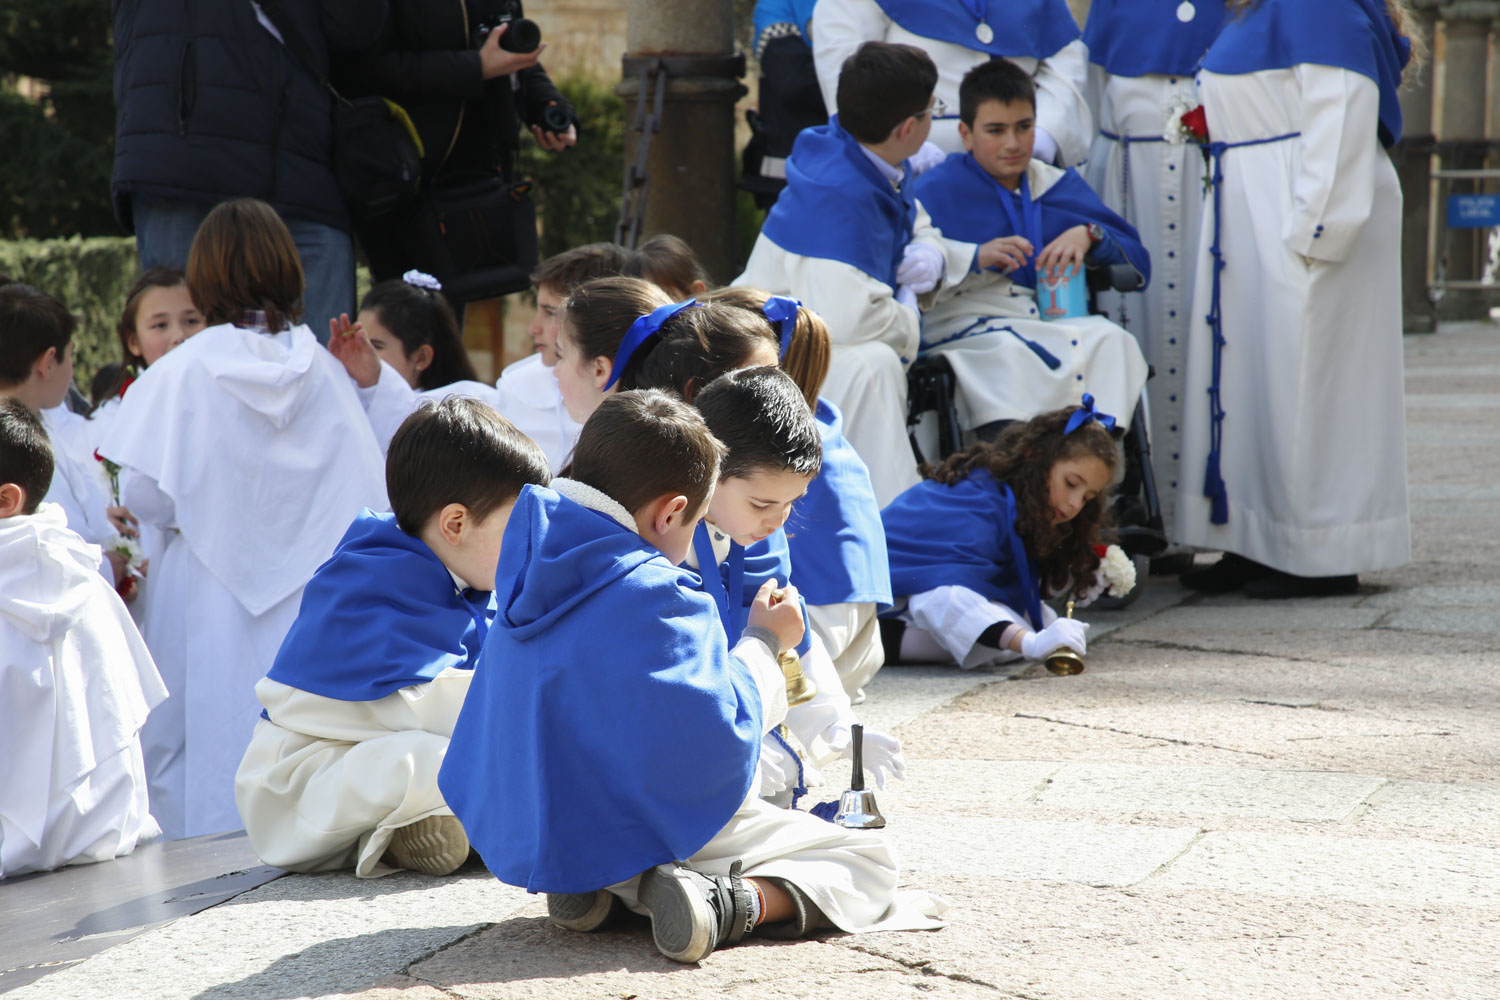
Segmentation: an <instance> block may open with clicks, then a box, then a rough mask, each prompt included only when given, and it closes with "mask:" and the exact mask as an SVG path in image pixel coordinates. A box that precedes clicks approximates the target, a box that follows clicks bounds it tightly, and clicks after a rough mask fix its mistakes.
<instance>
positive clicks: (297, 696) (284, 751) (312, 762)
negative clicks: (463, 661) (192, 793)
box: [234, 669, 474, 878]
mask: <svg viewBox="0 0 1500 1000" xmlns="http://www.w3.org/2000/svg"><path fill="white" fill-rule="evenodd" d="M473 677H474V672H473V671H472V670H457V669H449V670H445V671H443V672H442V673H440V674H439V675H438V676H436V677H434V678H433V679H432V680H431V681H429V682H427V683H423V684H411V685H408V686H407V687H404V688H401V689H400V690H398V691H396V692H394V693H392V694H389V695H386V696H385V697H384V698H380V699H377V700H375V701H340V700H338V699H335V698H325V697H323V696H321V695H316V694H310V693H308V692H306V691H301V690H299V689H297V688H294V687H289V686H287V685H285V684H282V683H280V682H278V681H274V680H271V679H270V678H269V677H264V678H262V679H261V680H260V681H259V683H257V684H256V686H255V693H256V696H257V697H258V698H259V699H260V703H261V704H262V705H264V706H265V707H266V710H267V712H268V713H269V714H270V716H271V718H272V719H275V720H276V721H275V722H271V721H268V720H266V719H261V720H260V722H258V723H256V726H255V733H254V735H253V736H252V738H251V740H250V746H249V748H248V749H246V750H245V755H244V758H243V759H242V760H241V761H240V765H239V771H238V773H237V774H236V775H235V781H234V789H235V801H236V803H237V804H238V806H239V811H240V817H241V818H242V819H243V820H244V821H245V832H246V833H248V834H249V836H250V844H251V846H253V847H254V848H255V852H256V853H257V854H258V855H260V858H261V860H263V861H265V862H266V863H267V864H270V865H276V866H278V867H280V868H287V869H290V870H292V871H298V872H314V871H326V870H328V869H334V868H350V867H352V868H353V869H354V874H355V875H357V876H359V877H360V878H373V877H375V876H377V875H386V874H389V873H390V872H393V871H395V870H396V869H394V868H392V867H390V866H389V865H385V864H382V863H381V856H382V855H383V854H385V849H386V847H387V846H388V845H389V844H390V840H391V834H392V833H393V832H394V831H395V830H396V829H397V828H398V827H402V826H406V825H407V824H410V823H415V822H417V821H418V820H420V819H425V818H426V817H428V816H433V815H437V814H444V815H450V816H451V815H452V810H450V809H449V808H448V807H447V805H446V803H444V801H443V796H442V793H441V792H439V791H438V785H437V775H438V769H439V768H441V767H442V766H443V757H444V755H446V754H447V752H448V740H449V738H450V737H451V736H452V735H453V724H454V723H455V722H457V721H458V712H459V709H460V708H462V707H463V702H464V696H465V695H466V694H467V693H468V691H469V682H470V681H471V680H472V679H473Z"/></svg>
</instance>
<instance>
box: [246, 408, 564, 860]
mask: <svg viewBox="0 0 1500 1000" xmlns="http://www.w3.org/2000/svg"><path fill="white" fill-rule="evenodd" d="M548 478H550V476H549V473H548V469H547V460H546V457H545V456H544V455H543V454H542V450H541V449H540V448H538V447H537V446H536V444H535V443H533V442H532V441H531V439H530V438H528V437H526V436H525V435H523V434H522V433H521V432H520V431H518V430H516V428H515V427H514V425H512V424H511V423H510V422H509V421H507V420H506V419H505V418H503V417H501V416H500V415H499V414H497V413H495V412H494V411H493V410H491V409H490V408H489V407H487V406H485V405H484V404H482V403H479V402H477V401H476V400H473V399H469V398H467V397H462V396H453V397H449V398H448V399H445V400H443V401H442V402H441V403H438V404H437V405H435V406H428V407H425V408H423V409H420V410H418V411H417V412H416V413H413V414H412V415H411V416H409V417H407V418H406V421H405V422H404V423H403V424H402V425H401V427H400V429H399V430H397V431H396V434H395V436H394V437H393V438H392V439H391V446H390V451H389V453H388V455H387V458H386V489H387V491H388V492H389V494H390V499H391V506H392V508H393V509H394V511H395V512H394V513H393V514H374V513H371V512H370V511H368V510H366V511H364V512H363V513H362V514H360V515H359V517H357V518H355V520H354V523H353V524H352V525H350V527H349V530H348V531H347V532H345V534H344V538H343V540H342V541H341V542H339V546H338V548H337V549H336V550H335V551H334V554H333V556H332V557H331V558H330V559H329V560H328V561H327V562H326V563H324V564H323V565H322V566H320V567H319V568H318V571H317V573H316V574H315V575H314V576H313V578H312V580H311V582H309V583H308V585H307V588H306V590H304V591H303V595H302V606H301V609H300V611H299V613H298V616H297V620H296V622H295V623H294V624H293V625H292V628H291V631H290V632H288V633H287V637H286V641H285V642H283V643H282V645H281V651H280V652H279V653H278V654H277V656H276V661H275V664H274V665H273V666H272V667H271V671H270V673H269V674H268V675H267V676H266V677H265V678H263V679H262V680H261V681H260V682H259V683H258V684H256V686H255V693H256V696H257V697H258V698H259V699H260V702H261V704H262V705H264V706H265V711H264V712H262V713H261V715H262V719H261V721H260V722H259V723H258V724H257V726H256V729H255V734H254V736H253V737H252V739H251V742H250V746H249V748H248V749H247V750H246V751H245V756H244V759H243V760H242V761H241V762H240V767H239V772H238V774H237V775H236V776H235V801H236V803H237V805H238V806H239V810H240V817H241V818H242V819H243V820H244V822H245V829H246V832H247V833H248V834H249V836H250V842H251V844H253V845H254V846H255V849H256V851H257V852H258V853H259V854H260V856H261V858H262V859H264V860H265V861H266V862H268V863H269V864H274V865H279V866H280V867H282V868H290V869H292V870H293V871H301V872H308V871H321V870H325V869H330V868H347V867H349V866H351V865H352V866H353V867H354V871H355V874H356V875H359V876H375V875H384V874H387V873H388V872H390V871H391V870H392V868H391V866H396V867H401V868H413V869H416V870H417V871H422V872H426V873H428V874H430V875H446V874H447V873H449V872H451V871H453V870H454V869H456V868H458V867H459V866H460V865H462V864H463V863H464V861H465V859H467V858H468V856H469V843H468V840H467V839H465V837H464V831H463V828H462V826H461V825H460V824H459V822H458V821H457V820H456V819H454V818H453V813H452V811H451V810H449V809H448V807H447V805H446V804H445V803H444V802H443V797H442V795H441V794H440V793H439V792H438V787H437V772H438V768H439V767H440V766H441V764H442V762H443V755H444V754H445V753H446V752H447V749H448V737H449V735H450V734H451V733H452V731H453V724H454V722H455V721H456V720H457V718H458V710H459V707H460V706H461V705H462V704H463V700H464V696H465V694H466V693H467V692H468V690H469V682H470V680H471V679H472V677H473V676H474V674H473V667H474V663H475V661H476V660H477V659H478V657H479V651H480V647H481V645H482V644H483V642H484V637H485V633H486V632H487V631H488V629H489V627H490V622H491V620H492V619H493V618H494V615H495V597H494V594H493V593H492V591H493V589H494V586H495V565H496V562H497V561H498V560H499V558H500V538H501V535H503V534H504V532H505V526H506V523H507V521H508V520H509V517H510V512H511V509H512V508H513V507H514V506H515V503H516V497H517V495H518V494H519V493H520V492H521V489H522V487H524V486H526V485H527V484H528V483H535V484H542V483H545V482H547V480H548Z"/></svg>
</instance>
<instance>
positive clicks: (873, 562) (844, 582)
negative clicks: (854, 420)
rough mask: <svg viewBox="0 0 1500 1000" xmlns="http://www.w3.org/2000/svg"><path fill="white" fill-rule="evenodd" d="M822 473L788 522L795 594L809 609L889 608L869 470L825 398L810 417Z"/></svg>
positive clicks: (839, 415) (887, 567)
mask: <svg viewBox="0 0 1500 1000" xmlns="http://www.w3.org/2000/svg"><path fill="white" fill-rule="evenodd" d="M814 419H815V421H816V422H817V425H818V433H819V435H821V437H822V439H823V468H822V469H821V470H820V471H819V472H818V474H817V475H816V476H814V477H813V481H812V482H811V483H809V484H808V487H807V496H805V497H803V498H802V499H801V500H799V501H797V503H796V505H795V506H794V507H793V508H792V516H791V518H790V519H788V521H787V527H788V528H789V529H790V530H789V531H787V545H788V546H790V548H791V553H792V562H793V564H794V565H795V566H796V567H797V590H798V592H799V593H801V594H802V596H803V597H804V598H805V599H806V600H807V602H808V603H809V604H846V603H847V604H858V603H861V602H865V601H873V602H874V603H876V604H878V605H880V609H881V610H882V611H883V610H885V609H886V608H888V607H889V606H890V604H891V566H890V560H889V559H888V558H887V556H886V551H885V528H883V527H882V526H881V524H880V504H879V503H878V502H876V500H875V488H874V487H873V486H872V485H871V484H870V470H869V469H868V468H867V467H866V466H865V463H864V460H863V459H861V458H860V457H859V453H858V452H856V451H855V450H854V446H853V445H851V444H850V443H849V442H848V440H847V439H846V438H845V437H844V415H843V414H842V413H840V412H839V411H838V408H837V407H835V406H834V405H833V404H832V403H830V402H828V401H827V400H826V399H820V400H818V408H817V410H816V411H815V412H814Z"/></svg>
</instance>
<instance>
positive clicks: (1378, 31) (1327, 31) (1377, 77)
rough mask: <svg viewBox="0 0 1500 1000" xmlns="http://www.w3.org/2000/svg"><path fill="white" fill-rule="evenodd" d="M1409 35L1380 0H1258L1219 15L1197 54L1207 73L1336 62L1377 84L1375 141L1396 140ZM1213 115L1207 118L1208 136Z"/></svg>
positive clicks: (1227, 72)
mask: <svg viewBox="0 0 1500 1000" xmlns="http://www.w3.org/2000/svg"><path fill="white" fill-rule="evenodd" d="M1410 59H1411V43H1410V42H1409V41H1408V40H1407V39H1405V38H1402V37H1401V36H1400V35H1399V34H1398V33H1397V32H1396V23H1395V22H1394V21H1392V20H1391V16H1390V13H1389V12H1388V11H1387V10H1386V5H1385V0H1337V2H1335V0H1319V2H1316V3H1314V2H1309V0H1260V2H1259V3H1257V4H1256V5H1254V6H1252V7H1251V8H1249V9H1248V10H1247V11H1245V13H1244V15H1243V16H1241V17H1235V18H1231V19H1230V20H1229V21H1227V22H1225V24H1224V30H1223V31H1221V32H1220V33H1219V37H1218V40H1217V41H1215V42H1214V44H1213V47H1212V48H1210V49H1209V50H1208V54H1207V55H1205V56H1204V57H1203V68H1204V69H1206V70H1208V71H1209V72H1211V73H1221V74H1225V75H1240V74H1244V73H1258V72H1260V71H1262V70H1271V69H1290V68H1292V67H1293V66H1301V65H1303V64H1304V63H1313V64H1316V65H1320V66H1337V67H1339V68H1341V69H1347V70H1349V71H1350V72H1352V73H1358V74H1359V75H1360V76H1364V77H1369V78H1370V79H1371V80H1373V81H1375V85H1376V86H1377V87H1379V88H1380V128H1379V131H1380V141H1381V143H1383V144H1384V145H1385V146H1386V147H1390V146H1394V145H1395V144H1396V143H1397V142H1399V141H1400V140H1401V101H1400V99H1399V96H1398V94H1397V91H1398V90H1399V89H1400V87H1401V71H1402V69H1403V68H1405V66H1406V63H1407V61H1408V60H1410ZM1213 128H1214V123H1213V122H1209V123H1208V132H1209V137H1210V138H1212V137H1213Z"/></svg>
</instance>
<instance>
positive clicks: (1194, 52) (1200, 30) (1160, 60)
mask: <svg viewBox="0 0 1500 1000" xmlns="http://www.w3.org/2000/svg"><path fill="white" fill-rule="evenodd" d="M1193 2H1194V6H1196V7H1197V11H1198V12H1197V14H1196V15H1194V17H1193V19H1192V20H1191V21H1188V22H1186V23H1183V22H1182V21H1179V20H1178V19H1177V8H1178V6H1179V4H1180V3H1181V0H1094V2H1093V5H1092V6H1090V7H1089V20H1088V24H1086V25H1085V26H1084V29H1083V43H1084V44H1085V45H1087V46H1088V47H1089V62H1091V63H1093V64H1094V65H1096V66H1102V67H1104V69H1105V70H1106V71H1107V72H1109V73H1112V74H1113V75H1115V76H1147V75H1150V74H1160V75H1162V76H1192V75H1193V74H1194V73H1195V72H1197V69H1198V60H1200V59H1202V58H1203V53H1205V52H1207V51H1208V47H1209V46H1210V45H1212V44H1213V41H1214V38H1215V37H1217V36H1218V34H1219V29H1220V28H1222V27H1223V26H1224V2H1225V0H1193ZM1304 2H1306V0H1304Z"/></svg>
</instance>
